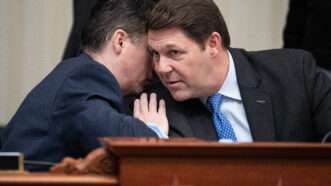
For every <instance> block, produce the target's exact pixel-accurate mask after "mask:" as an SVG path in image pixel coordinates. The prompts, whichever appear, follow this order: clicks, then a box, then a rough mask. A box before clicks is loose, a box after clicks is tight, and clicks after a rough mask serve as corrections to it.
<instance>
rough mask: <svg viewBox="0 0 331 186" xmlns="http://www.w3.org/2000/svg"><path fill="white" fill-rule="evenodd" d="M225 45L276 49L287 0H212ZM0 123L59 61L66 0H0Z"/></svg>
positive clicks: (67, 23) (68, 14)
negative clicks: (224, 30)
mask: <svg viewBox="0 0 331 186" xmlns="http://www.w3.org/2000/svg"><path fill="white" fill-rule="evenodd" d="M214 1H215V2H216V3H217V4H218V6H219V8H220V10H221V11H222V14H223V16H224V17H225V20H226V22H227V25H228V27H229V31H230V35H231V40H232V43H231V46H232V47H240V48H245V49H247V50H261V49H270V48H281V47H282V46H283V43H282V32H283V29H284V26H285V20H286V15H287V10H288V0H214ZM0 25H1V26H0V125H5V124H6V123H8V121H9V120H10V118H11V117H12V115H13V114H14V112H15V111H16V110H17V108H18V106H19V105H20V103H21V102H22V101H23V99H24V97H25V96H26V95H27V94H28V92H29V91H30V90H31V89H32V88H33V87H34V86H36V84H37V83H39V82H40V81H41V80H42V79H43V78H44V77H45V76H46V75H47V74H48V73H49V72H50V71H51V70H52V69H53V68H54V67H55V65H56V64H58V63H59V62H60V61H61V58H62V54H63V50H64V47H65V45H66V42H67V38H68V36H69V32H70V29H71V26H72V1H70V0H47V1H46V0H0Z"/></svg>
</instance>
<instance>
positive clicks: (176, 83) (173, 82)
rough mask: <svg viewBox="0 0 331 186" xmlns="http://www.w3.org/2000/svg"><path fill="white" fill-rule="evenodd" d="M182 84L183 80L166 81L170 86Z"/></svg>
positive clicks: (174, 86)
mask: <svg viewBox="0 0 331 186" xmlns="http://www.w3.org/2000/svg"><path fill="white" fill-rule="evenodd" d="M181 84H182V82H181V81H166V85H167V87H169V88H178V87H179V86H180V85H181Z"/></svg>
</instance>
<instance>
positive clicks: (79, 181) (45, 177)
mask: <svg viewBox="0 0 331 186" xmlns="http://www.w3.org/2000/svg"><path fill="white" fill-rule="evenodd" d="M7 185H8V186H23V185H31V186H32V185H34V186H45V185H49V186H118V185H119V183H118V180H117V178H115V177H114V176H97V175H57V174H47V173H0V186H7Z"/></svg>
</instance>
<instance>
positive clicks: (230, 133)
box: [207, 93, 237, 141]
mask: <svg viewBox="0 0 331 186" xmlns="http://www.w3.org/2000/svg"><path fill="white" fill-rule="evenodd" d="M222 99H223V96H222V95H221V94H219V93H216V94H214V95H212V96H210V97H209V98H208V100H207V101H208V104H209V105H210V107H211V110H212V112H213V121H214V125H215V128H216V132H217V135H218V139H219V140H220V139H226V140H232V141H237V137H236V135H235V133H234V130H233V128H232V126H231V124H230V122H229V120H228V119H226V117H225V116H224V114H222V113H221V111H220V105H221V103H222Z"/></svg>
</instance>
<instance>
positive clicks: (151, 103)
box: [149, 93, 157, 113]
mask: <svg viewBox="0 0 331 186" xmlns="http://www.w3.org/2000/svg"><path fill="white" fill-rule="evenodd" d="M149 112H152V113H156V112H157V102H156V94H155V93H152V94H151V95H150V97H149Z"/></svg>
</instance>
